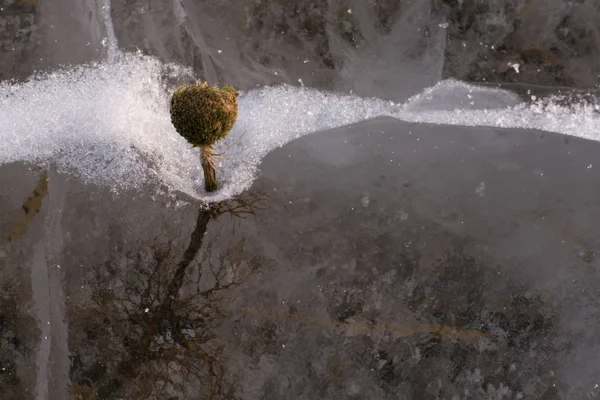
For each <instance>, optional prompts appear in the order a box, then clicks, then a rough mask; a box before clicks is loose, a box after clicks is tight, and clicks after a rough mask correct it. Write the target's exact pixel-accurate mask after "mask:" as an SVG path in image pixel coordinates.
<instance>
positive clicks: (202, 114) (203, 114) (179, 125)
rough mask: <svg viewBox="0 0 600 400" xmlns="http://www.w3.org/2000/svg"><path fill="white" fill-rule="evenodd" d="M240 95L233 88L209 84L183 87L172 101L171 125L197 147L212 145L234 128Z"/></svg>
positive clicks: (174, 94)
mask: <svg viewBox="0 0 600 400" xmlns="http://www.w3.org/2000/svg"><path fill="white" fill-rule="evenodd" d="M238 95H239V93H238V92H237V91H236V90H235V89H234V88H232V87H230V86H225V87H223V88H219V87H217V86H209V85H208V84H207V83H206V82H204V83H200V84H198V83H196V84H193V85H189V86H181V87H179V88H178V89H177V90H176V91H175V93H173V97H172V98H171V122H172V123H173V126H174V127H175V130H176V131H177V132H178V133H179V134H180V135H181V136H183V137H184V138H185V139H186V140H187V141H188V142H189V143H191V144H192V145H193V146H194V147H204V146H211V145H213V144H215V143H216V142H217V141H219V140H221V139H223V138H225V137H226V136H227V134H228V133H229V131H231V129H232V128H233V125H234V124H235V122H236V120H237V115H238V103H237V97H238Z"/></svg>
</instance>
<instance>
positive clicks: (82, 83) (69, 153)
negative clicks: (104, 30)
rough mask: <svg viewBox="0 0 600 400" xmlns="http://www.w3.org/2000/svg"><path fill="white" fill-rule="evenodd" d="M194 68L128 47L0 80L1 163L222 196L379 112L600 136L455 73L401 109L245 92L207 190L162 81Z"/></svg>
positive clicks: (315, 94) (595, 121) (586, 110)
mask: <svg viewBox="0 0 600 400" xmlns="http://www.w3.org/2000/svg"><path fill="white" fill-rule="evenodd" d="M185 73H188V71H186V70H184V69H183V68H177V67H175V66H172V65H164V64H161V63H160V62H159V61H158V60H156V59H154V58H151V57H144V56H140V55H133V54H129V55H118V56H117V57H114V58H113V61H106V62H104V63H100V64H95V65H89V66H81V67H77V68H74V69H69V70H63V71H58V72H54V73H51V74H47V75H41V76H38V77H36V78H33V79H31V80H30V81H28V82H25V83H20V84H11V83H0V143H1V144H2V145H1V146H0V165H1V164H6V163H10V162H27V163H33V164H38V165H51V164H52V165H56V166H57V167H59V168H60V169H62V170H64V171H68V172H70V173H73V174H75V175H77V176H79V177H80V178H81V179H82V180H84V181H87V182H94V183H96V184H101V185H106V186H109V187H111V188H113V189H115V190H117V191H118V190H119V189H126V188H141V187H142V185H145V184H147V183H149V182H151V183H154V184H156V183H158V184H162V185H164V186H166V187H167V188H169V189H171V190H174V191H181V192H183V193H186V194H188V195H190V196H193V197H196V198H203V199H205V200H209V201H214V200H221V199H224V198H228V197H231V196H233V195H235V194H237V193H240V192H242V191H243V190H245V189H247V188H248V187H250V185H251V184H252V182H253V180H254V179H255V176H256V171H257V167H258V165H259V163H260V161H261V160H262V158H263V157H264V156H265V155H266V154H268V153H269V152H270V151H272V150H273V149H275V148H277V147H280V146H283V145H284V144H286V143H288V142H290V141H291V140H294V139H296V138H299V137H301V136H303V135H306V134H309V133H311V132H315V131H321V130H325V129H330V128H335V127H339V126H343V125H347V124H352V123H355V122H359V121H362V120H365V119H369V118H373V117H377V116H390V117H394V118H398V119H401V120H404V121H410V122H427V123H435V124H452V125H465V126H475V125H480V126H492V127H506V128H535V129H541V130H545V131H552V132H559V133H564V134H569V135H574V136H580V137H586V138H590V139H596V140H597V139H599V132H600V117H599V114H598V112H597V110H596V108H594V107H592V106H586V105H580V106H569V107H566V106H560V105H557V104H554V103H552V102H548V101H546V102H545V103H543V104H542V103H540V102H538V103H536V104H533V105H532V104H521V103H519V100H518V98H517V97H516V95H514V94H512V93H510V92H507V91H502V90H499V89H491V88H481V87H476V86H473V85H468V84H465V83H462V82H457V81H444V82H441V83H439V84H438V85H436V86H434V87H433V88H430V89H427V90H425V91H424V92H423V93H422V94H420V95H418V96H415V97H413V98H412V99H410V100H409V101H408V102H407V103H405V104H404V105H401V104H394V103H392V102H389V101H384V100H379V99H365V98H359V97H356V96H351V95H338V94H331V93H325V92H320V91H317V90H313V89H309V88H297V87H289V86H280V87H268V88H263V89H260V90H254V91H251V92H249V93H246V94H243V95H242V96H241V97H240V99H239V117H238V121H237V123H236V125H235V127H234V129H233V130H232V132H231V133H230V135H229V137H228V138H227V139H226V140H225V141H224V143H223V144H222V147H226V146H227V145H228V144H230V143H233V142H235V141H236V140H237V139H238V138H239V137H240V136H241V135H242V134H244V133H245V135H244V136H243V138H242V140H241V141H239V143H237V144H236V145H235V146H233V147H232V148H231V149H230V150H229V152H228V156H230V157H229V158H224V159H223V160H222V161H221V165H219V166H218V171H219V179H220V181H221V183H222V184H223V187H222V188H221V189H220V190H219V191H218V192H217V193H216V194H211V195H208V194H207V193H205V192H204V190H203V181H202V179H203V177H202V170H201V166H200V161H199V155H198V151H197V150H194V149H192V148H191V146H190V145H189V144H188V143H187V142H186V141H185V140H184V139H182V138H181V137H180V136H179V135H178V134H177V132H175V130H174V128H173V126H172V125H171V122H170V116H169V98H170V93H171V91H172V90H173V88H172V87H166V86H165V85H164V84H163V82H164V80H163V78H164V76H165V74H170V75H178V74H185ZM469 96H470V97H469ZM462 98H466V99H469V100H470V101H475V103H476V104H479V105H482V104H484V105H485V107H486V108H485V109H476V108H475V109H474V108H473V107H471V105H470V104H466V105H465V104H464V102H463V103H461V102H460V101H458V100H459V99H462ZM470 101H469V103H470ZM461 107H462V108H461Z"/></svg>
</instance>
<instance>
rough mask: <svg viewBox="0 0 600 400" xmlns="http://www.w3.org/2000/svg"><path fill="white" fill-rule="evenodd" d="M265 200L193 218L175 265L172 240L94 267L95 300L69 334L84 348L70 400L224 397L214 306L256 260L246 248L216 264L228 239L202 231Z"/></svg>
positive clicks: (242, 200) (225, 205)
mask: <svg viewBox="0 0 600 400" xmlns="http://www.w3.org/2000/svg"><path fill="white" fill-rule="evenodd" d="M264 199H265V197H264V196H259V195H255V194H250V195H246V196H243V197H242V196H240V197H237V198H235V199H233V200H230V201H227V202H222V203H218V204H215V205H212V206H210V207H209V208H207V209H206V208H205V209H201V210H199V212H198V216H197V219H196V224H195V227H194V230H193V231H192V233H191V235H190V239H189V242H188V244H187V246H186V247H185V250H184V251H183V254H182V255H181V256H179V257H178V251H177V244H176V243H177V240H176V239H177V238H175V237H173V236H172V235H171V236H167V237H166V238H156V239H155V240H154V241H153V243H152V244H151V245H149V246H148V245H144V244H141V246H135V247H134V248H131V249H130V250H129V251H128V252H125V254H123V252H118V251H117V252H116V254H114V256H113V257H111V260H109V261H108V262H106V263H105V264H104V265H103V266H101V267H99V268H97V269H96V270H97V272H96V277H94V278H93V279H92V281H93V282H94V284H95V285H97V286H96V287H95V288H94V294H93V296H92V299H91V300H90V301H89V302H88V304H86V306H85V307H80V308H79V309H78V310H77V311H76V315H75V316H74V317H73V318H72V319H76V320H79V321H78V323H76V324H73V326H75V325H77V326H79V329H78V331H79V332H74V335H75V336H79V338H80V339H81V340H82V341H83V342H84V343H82V346H78V347H81V351H79V352H78V353H77V354H74V355H73V357H72V369H71V379H72V382H73V385H72V387H71V393H72V398H73V399H86V398H89V395H90V393H92V394H93V398H97V399H109V398H110V399H114V398H124V399H125V398H126V399H180V398H181V399H183V398H190V396H193V397H194V398H208V399H214V398H222V397H223V396H224V395H225V394H224V393H223V391H224V387H225V386H226V385H224V382H223V376H224V372H225V371H224V369H223V366H222V362H221V360H220V358H219V354H220V351H221V345H219V344H218V343H217V341H216V340H215V338H216V334H215V327H216V326H217V325H218V322H219V319H220V318H222V317H223V316H225V313H224V311H223V310H224V309H225V307H222V306H221V303H222V302H223V301H224V300H226V299H227V295H228V290H230V289H232V288H234V287H235V286H238V285H240V284H242V283H243V282H244V281H245V280H246V279H247V278H248V277H249V276H250V275H251V274H252V273H253V272H254V271H255V270H256V269H257V267H258V262H257V261H258V260H257V258H256V256H254V255H252V254H249V253H248V251H247V250H246V246H245V242H244V240H239V241H237V242H235V243H231V244H230V245H229V246H228V247H227V248H226V250H225V251H224V252H223V253H222V254H220V255H219V256H218V257H215V254H214V253H213V250H214V249H213V247H214V246H215V244H217V243H219V245H220V246H221V248H222V244H223V243H224V240H225V238H223V237H221V236H218V235H215V236H214V237H211V238H210V239H209V235H208V234H207V228H208V224H209V222H210V220H211V219H213V218H218V217H219V216H220V215H222V214H225V213H228V214H230V215H232V216H233V217H236V218H241V219H243V218H245V217H247V216H248V215H256V213H257V212H258V211H259V210H263V209H264V208H263V206H262V204H263V202H264ZM203 247H204V249H203V251H201V250H202V248H203ZM180 254H181V253H180ZM178 258H179V259H178ZM90 349H94V350H92V352H93V353H95V354H93V355H91V354H88V353H91V352H90Z"/></svg>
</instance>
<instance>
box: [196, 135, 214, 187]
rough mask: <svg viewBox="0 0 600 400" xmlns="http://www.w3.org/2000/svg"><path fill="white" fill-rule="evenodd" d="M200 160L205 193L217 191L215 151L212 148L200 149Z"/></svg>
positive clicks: (204, 147)
mask: <svg viewBox="0 0 600 400" xmlns="http://www.w3.org/2000/svg"><path fill="white" fill-rule="evenodd" d="M200 160H201V161H202V169H203V170H204V188H205V189H206V191H207V192H214V191H215V190H217V171H216V170H215V151H214V149H213V147H212V146H210V145H209V146H203V147H201V148H200Z"/></svg>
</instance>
